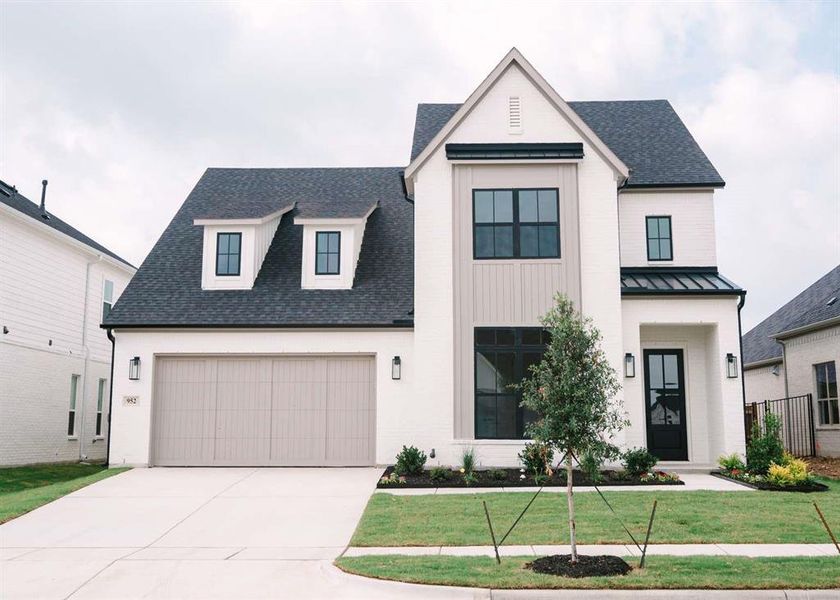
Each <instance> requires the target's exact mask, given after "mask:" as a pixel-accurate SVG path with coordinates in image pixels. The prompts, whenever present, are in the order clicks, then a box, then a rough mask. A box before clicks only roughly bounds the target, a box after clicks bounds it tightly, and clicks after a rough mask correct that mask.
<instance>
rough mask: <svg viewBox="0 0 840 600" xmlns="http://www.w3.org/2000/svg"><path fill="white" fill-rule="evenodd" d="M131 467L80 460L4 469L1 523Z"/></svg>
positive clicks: (0, 491)
mask: <svg viewBox="0 0 840 600" xmlns="http://www.w3.org/2000/svg"><path fill="white" fill-rule="evenodd" d="M127 470H128V469H127V468H119V469H108V468H105V467H103V466H101V465H85V464H80V463H71V464H56V465H35V466H31V467H11V468H6V469H0V523H5V522H6V521H10V520H11V519H14V518H15V517H19V516H20V515H22V514H24V513H28V512H29V511H31V510H34V509H36V508H38V507H39V506H43V505H44V504H47V503H49V502H52V501H53V500H56V499H58V498H60V497H62V496H65V495H67V494H69V493H70V492H75V491H76V490H78V489H81V488H83V487H85V486H87V485H90V484H91V483H94V482H96V481H99V480H100V479H105V478H106V477H111V476H113V475H117V474H119V473H122V472H123V471H127Z"/></svg>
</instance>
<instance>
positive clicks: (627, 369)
mask: <svg viewBox="0 0 840 600" xmlns="http://www.w3.org/2000/svg"><path fill="white" fill-rule="evenodd" d="M624 376H625V377H635V376H636V357H635V356H633V355H632V354H631V353H630V352H628V353H626V354H625V355H624Z"/></svg>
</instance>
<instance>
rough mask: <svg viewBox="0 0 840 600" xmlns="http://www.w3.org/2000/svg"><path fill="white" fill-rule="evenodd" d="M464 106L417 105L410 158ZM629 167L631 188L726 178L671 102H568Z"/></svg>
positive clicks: (719, 183)
mask: <svg viewBox="0 0 840 600" xmlns="http://www.w3.org/2000/svg"><path fill="white" fill-rule="evenodd" d="M460 106H461V105H460V104H419V105H417V118H416V121H415V125H414V141H413V143H412V146H411V160H414V159H415V158H416V157H417V156H418V155H419V154H420V153H421V152H422V151H423V149H424V148H425V147H426V146H427V145H428V144H429V142H431V141H432V138H434V137H435V135H436V134H437V133H438V132H439V131H440V130H441V129H442V128H443V126H444V125H446V123H447V122H448V121H449V119H450V118H452V115H454V114H455V111H457V110H458V109H459V108H460ZM569 106H570V107H571V108H572V109H573V110H574V111H575V112H576V113H577V114H578V115H579V116H580V118H581V119H583V121H584V122H585V123H586V124H587V125H588V126H589V127H590V128H591V129H592V130H593V131H594V132H595V134H596V135H597V136H598V137H599V138H601V140H602V141H603V142H604V143H605V144H606V145H607V146H608V147H609V148H610V150H612V151H613V152H615V154H616V155H617V156H618V157H619V158H620V159H621V160H622V161H623V162H624V164H626V165H627V166H628V167H629V168H630V179H629V180H628V183H627V186H628V187H634V186H637V187H655V186H722V185H723V184H724V181H723V179H722V178H721V176H720V175H719V174H718V172H717V170H716V169H715V168H714V166H713V165H712V163H711V162H710V161H709V159H708V158H707V157H706V155H705V154H704V153H703V151H702V150H701V149H700V146H698V145H697V142H696V141H695V140H694V138H693V137H692V136H691V133H690V132H689V131H688V129H687V128H686V126H685V124H683V122H682V120H681V119H680V118H679V116H678V115H677V113H676V112H674V109H673V108H672V107H671V104H670V103H669V102H668V101H667V100H621V101H606V102H569Z"/></svg>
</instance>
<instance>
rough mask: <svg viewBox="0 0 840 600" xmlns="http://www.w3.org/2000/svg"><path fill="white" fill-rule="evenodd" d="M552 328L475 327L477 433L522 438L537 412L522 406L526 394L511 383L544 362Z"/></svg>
mask: <svg viewBox="0 0 840 600" xmlns="http://www.w3.org/2000/svg"><path fill="white" fill-rule="evenodd" d="M548 335H549V334H548V332H546V331H545V330H543V329H540V328H537V327H533V328H531V327H529V328H489V327H477V328H476V329H475V437H476V438H477V439H503V440H504V439H509V440H514V439H522V438H523V437H524V435H525V427H526V426H527V425H528V423H530V422H531V421H533V420H534V418H535V416H536V415H535V413H534V412H533V411H530V410H528V409H525V408H522V407H520V406H519V403H520V402H521V401H522V394H521V393H519V392H518V391H517V390H514V389H512V388H511V387H510V386H511V384H514V383H519V382H520V381H522V379H523V378H524V377H526V376H528V374H529V369H528V367H529V366H531V365H533V364H536V363H538V362H540V361H541V360H542V357H543V354H545V349H546V345H547V344H548Z"/></svg>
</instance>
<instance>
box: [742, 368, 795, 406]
mask: <svg viewBox="0 0 840 600" xmlns="http://www.w3.org/2000/svg"><path fill="white" fill-rule="evenodd" d="M774 367H776V368H777V369H778V375H774V374H773V368H774ZM744 390H745V391H746V393H747V402H761V401H762V400H776V399H777V398H784V397H785V366H784V365H783V364H782V363H777V364H776V365H767V366H764V367H757V368H755V369H745V370H744Z"/></svg>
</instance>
